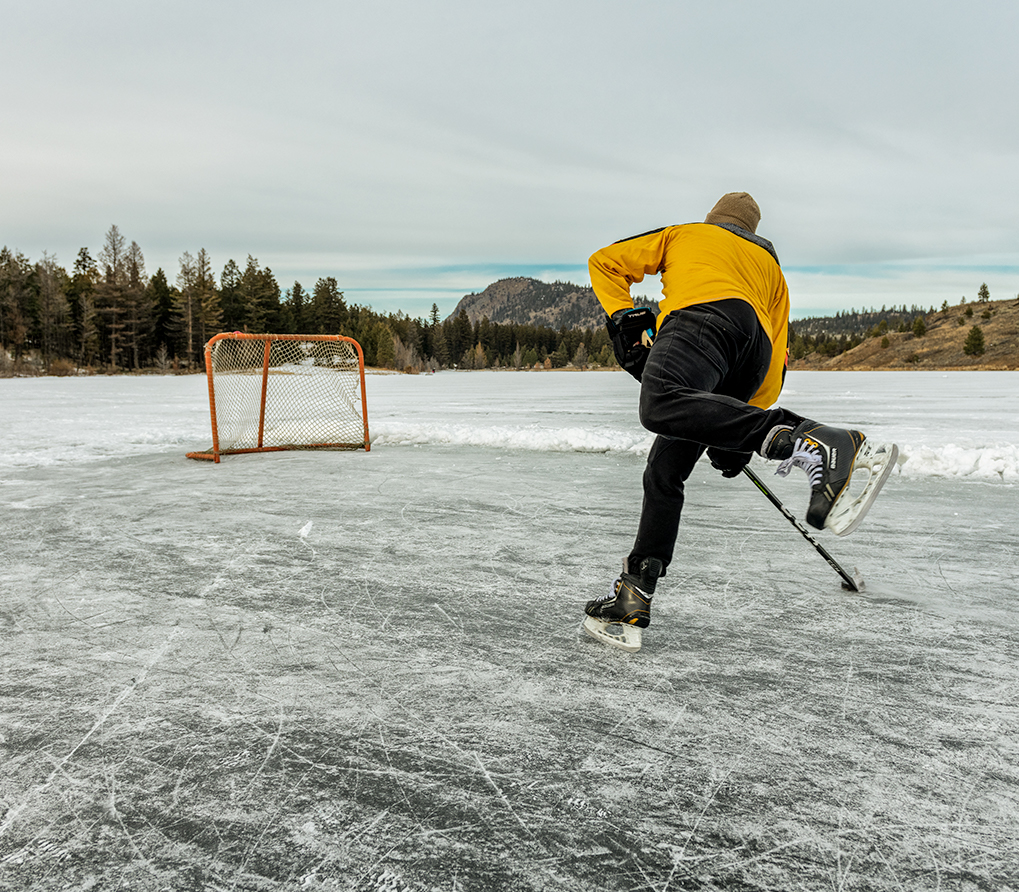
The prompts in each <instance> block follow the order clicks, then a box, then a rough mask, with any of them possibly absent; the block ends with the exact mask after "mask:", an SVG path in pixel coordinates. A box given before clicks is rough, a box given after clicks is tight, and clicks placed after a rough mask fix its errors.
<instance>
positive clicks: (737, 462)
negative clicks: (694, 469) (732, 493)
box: [708, 447, 753, 477]
mask: <svg viewBox="0 0 1019 892" xmlns="http://www.w3.org/2000/svg"><path fill="white" fill-rule="evenodd" d="M751 455H753V453H752V452H730V451H729V450H728V449H715V448H713V447H712V448H711V449H709V450H708V461H710V462H711V467H713V468H714V469H715V470H716V471H721V472H722V476H723V477H738V476H739V475H740V474H742V473H743V468H744V467H745V466H746V464H747V462H748V461H750V456H751Z"/></svg>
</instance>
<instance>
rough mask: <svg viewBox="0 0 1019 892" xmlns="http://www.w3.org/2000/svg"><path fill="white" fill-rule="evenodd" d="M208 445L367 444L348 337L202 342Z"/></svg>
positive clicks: (356, 364) (358, 375)
mask: <svg viewBox="0 0 1019 892" xmlns="http://www.w3.org/2000/svg"><path fill="white" fill-rule="evenodd" d="M206 371H207V374H208V377H209V403H210V410H211V414H212V429H213V448H212V450H211V451H210V452H209V453H191V454H190V455H191V457H194V458H215V460H217V461H218V458H219V455H221V454H228V453H236V452H248V451H256V452H258V451H275V450H280V449H312V448H328V447H332V448H361V449H368V448H369V445H368V417H367V410H366V406H365V394H364V362H363V358H362V355H361V350H360V347H358V345H357V343H356V342H355V341H353V340H351V339H349V338H341V337H339V336H335V335H333V336H329V335H322V336H310V335H309V336H303V335H243V334H239V333H234V334H224V335H217V336H216V337H215V338H213V339H212V340H211V341H209V343H208V344H207V345H206Z"/></svg>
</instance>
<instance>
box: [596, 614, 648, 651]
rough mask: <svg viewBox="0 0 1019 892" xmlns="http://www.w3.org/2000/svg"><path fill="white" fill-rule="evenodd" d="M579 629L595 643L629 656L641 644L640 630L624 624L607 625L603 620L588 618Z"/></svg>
mask: <svg viewBox="0 0 1019 892" xmlns="http://www.w3.org/2000/svg"><path fill="white" fill-rule="evenodd" d="M581 628H582V629H583V630H584V634H585V635H589V636H590V637H591V638H593V639H594V640H595V641H600V642H601V643H602V644H608V645H609V646H611V647H618V648H619V649H620V650H625V651H626V652H627V653H630V654H635V653H637V651H638V650H640V647H641V644H642V643H643V641H642V640H641V637H642V636H641V631H640V628H639V627H637V626H631V625H627V624H626V623H607V622H605V620H601V619H595V618H594V617H593V616H588V617H586V618H585V619H584V624H583V626H581Z"/></svg>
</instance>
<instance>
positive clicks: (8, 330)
mask: <svg viewBox="0 0 1019 892" xmlns="http://www.w3.org/2000/svg"><path fill="white" fill-rule="evenodd" d="M220 331H245V332H252V333H258V334H261V333H265V332H271V333H274V334H340V335H345V336H347V337H352V338H354V339H355V340H356V341H357V342H358V343H359V344H360V345H361V348H362V350H363V351H364V354H365V362H366V363H367V364H368V365H371V366H378V367H383V368H392V369H399V370H401V371H405V370H411V371H423V370H426V369H441V368H470V369H477V368H500V367H502V368H506V367H511V368H531V367H533V366H534V365H535V364H538V365H540V366H542V367H545V368H562V367H565V366H567V365H569V364H571V363H572V364H573V365H575V366H579V367H585V366H588V365H601V366H606V365H615V357H614V356H613V353H612V349H611V347H610V345H609V340H608V334H607V333H606V331H605V330H604V328H601V327H599V328H597V329H573V328H567V327H565V326H564V327H562V328H560V329H558V330H556V329H553V328H550V327H546V326H540V325H515V324H509V323H493V322H490V321H489V320H488V318H487V317H485V318H482V319H480V320H478V321H476V322H474V323H472V322H471V321H470V319H469V318H468V317H467V314H466V312H464V311H463V310H461V311H460V313H459V314H457V315H456V316H455V317H451V318H449V319H446V320H441V319H440V317H439V310H438V306H437V305H435V304H433V305H432V310H431V313H430V315H429V317H428V318H427V319H422V318H416V319H412V318H410V317H409V316H407V315H405V314H404V313H401V312H397V313H389V314H383V313H378V312H375V311H373V310H372V309H371V308H369V307H363V306H358V305H356V304H348V303H347V301H346V299H345V298H344V294H343V291H341V290H340V288H339V285H338V283H337V281H336V279H335V278H334V277H332V276H328V277H323V278H319V279H318V281H317V282H315V285H314V287H313V288H312V289H311V290H310V291H308V290H306V289H305V287H304V286H303V285H302V284H301V283H300V282H294V284H293V285H292V287H290V288H288V289H286V290H285V291H284V290H283V289H281V288H280V285H279V282H278V281H277V279H276V277H275V275H274V274H273V272H272V270H271V269H270V268H269V267H263V266H261V265H260V264H259V262H258V260H257V259H256V258H254V257H252V256H251V255H248V257H247V260H246V262H245V264H244V265H243V267H242V266H241V265H240V264H238V263H237V262H235V261H234V260H232V259H231V260H228V261H227V263H226V265H225V266H224V267H223V270H222V272H221V273H220V274H219V277H218V281H217V276H216V274H215V272H214V271H213V268H212V260H211V258H210V256H209V254H208V252H207V251H206V250H205V249H204V248H202V249H200V250H199V251H198V252H197V253H196V254H194V255H192V254H191V253H190V252H185V253H184V254H183V255H181V257H180V259H179V268H178V270H177V273H176V276H175V278H174V279H173V281H171V280H170V279H169V277H168V276H167V274H166V273H165V272H164V271H163V270H162V269H157V270H156V272H155V273H153V274H152V275H151V276H149V275H148V274H147V273H146V270H145V258H144V255H143V253H142V249H141V248H140V247H139V245H138V243H137V242H134V241H132V242H130V243H128V242H127V239H126V237H125V236H124V235H123V234H122V233H121V232H120V230H119V228H118V227H117V226H111V227H110V229H109V230H108V231H107V233H106V236H105V239H104V241H103V246H102V248H101V249H100V251H99V252H98V254H97V255H96V256H95V257H93V256H92V254H91V252H90V251H89V249H88V248H82V249H81V250H80V251H79V252H78V255H77V257H76V258H75V261H74V265H73V267H72V268H71V269H70V270H67V269H65V268H63V267H61V266H60V265H59V263H58V262H57V259H56V258H55V257H54V256H52V255H50V254H48V253H45V252H44V253H43V256H42V258H41V259H40V260H38V261H35V262H32V261H31V260H30V259H29V258H27V257H26V256H24V255H23V254H21V253H20V252H15V251H12V250H10V249H9V248H7V247H4V248H3V249H2V250H0V372H6V373H8V374H10V373H25V374H31V373H49V374H71V373H74V372H75V371H76V370H90V371H103V372H119V371H140V370H146V369H155V370H158V371H162V372H167V371H175V370H181V371H193V370H201V369H202V368H204V365H203V353H204V345H205V343H206V341H208V340H209V338H211V337H212V336H213V335H214V334H216V333H218V332H220Z"/></svg>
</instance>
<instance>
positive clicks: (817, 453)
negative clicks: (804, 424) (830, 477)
mask: <svg viewBox="0 0 1019 892" xmlns="http://www.w3.org/2000/svg"><path fill="white" fill-rule="evenodd" d="M793 468H803V470H804V471H806V472H807V476H808V477H809V478H810V485H811V486H817V485H818V484H820V482H821V478H822V477H823V476H824V468H823V459H822V457H821V450H820V449H818V448H817V447H816V446H815V445H814V444H813V443H808V442H806V441H805V440H804V439H803V438H802V437H797V438H796V442H795V444H793V454H792V455H790V456H789V458H787V459H786V460H785V461H783V462H782V463H781V464H780V465H779V466H778V468H777V469H776V470H775V473H776V474H777V475H778V476H779V477H785V476H786V475H787V474H788V473H789V472H790V471H791V470H792V469H793Z"/></svg>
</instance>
